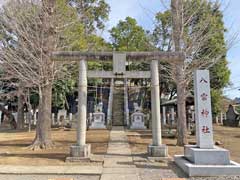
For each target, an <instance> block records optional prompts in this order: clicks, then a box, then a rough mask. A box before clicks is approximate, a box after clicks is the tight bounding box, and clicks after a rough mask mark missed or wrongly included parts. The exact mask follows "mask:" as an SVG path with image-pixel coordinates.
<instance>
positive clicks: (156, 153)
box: [148, 144, 168, 157]
mask: <svg viewBox="0 0 240 180" xmlns="http://www.w3.org/2000/svg"><path fill="white" fill-rule="evenodd" d="M148 155H149V156H151V157H168V148H167V146H166V145H165V144H162V145H160V146H153V145H149V146H148Z"/></svg>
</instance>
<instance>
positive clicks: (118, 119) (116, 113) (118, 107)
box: [112, 86, 124, 126]
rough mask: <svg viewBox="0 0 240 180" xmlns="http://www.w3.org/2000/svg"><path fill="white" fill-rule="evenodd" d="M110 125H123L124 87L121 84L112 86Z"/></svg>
mask: <svg viewBox="0 0 240 180" xmlns="http://www.w3.org/2000/svg"><path fill="white" fill-rule="evenodd" d="M112 125H113V126H123V125H124V89H123V87H121V86H117V87H114V92H113V119H112Z"/></svg>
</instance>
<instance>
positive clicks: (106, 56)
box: [52, 51, 184, 161]
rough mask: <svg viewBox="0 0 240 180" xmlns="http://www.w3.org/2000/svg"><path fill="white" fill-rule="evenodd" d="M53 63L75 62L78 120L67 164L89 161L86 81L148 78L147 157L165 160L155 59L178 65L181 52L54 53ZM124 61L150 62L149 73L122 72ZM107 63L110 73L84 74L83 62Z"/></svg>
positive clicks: (124, 69)
mask: <svg viewBox="0 0 240 180" xmlns="http://www.w3.org/2000/svg"><path fill="white" fill-rule="evenodd" d="M52 59H53V60H55V61H65V62H70V61H78V62H79V84H78V102H79V104H78V121H77V144H76V145H73V146H71V147H70V157H68V158H67V160H68V161H78V160H82V159H86V158H89V156H90V149H91V147H90V145H89V144H86V122H87V121H86V119H87V78H121V79H125V78H130V79H131V78H151V107H152V108H151V111H152V137H153V138H152V139H153V142H152V144H151V145H149V147H148V153H149V156H153V157H166V156H167V155H168V150H167V146H166V145H164V144H162V134H161V119H160V118H161V116H160V96H159V69H158V65H159V64H158V63H159V60H161V61H165V62H169V63H175V64H176V63H181V62H182V60H183V59H184V55H183V54H182V53H176V52H175V53H170V52H159V51H158V52H155V51H154V52H54V53H53V55H52ZM126 59H129V60H131V61H138V62H140V61H142V62H150V63H151V71H150V72H149V71H126V67H125V65H126V64H125V62H126ZM97 60H101V62H104V61H111V60H113V71H88V69H87V61H97Z"/></svg>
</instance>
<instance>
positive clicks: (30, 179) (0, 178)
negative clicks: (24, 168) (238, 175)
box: [0, 175, 99, 180]
mask: <svg viewBox="0 0 240 180" xmlns="http://www.w3.org/2000/svg"><path fill="white" fill-rule="evenodd" d="M49 179H54V180H55V179H56V180H58V179H59V180H71V179H73V180H99V176H74V175H71V176H70V175H69V176H56V175H0V180H49Z"/></svg>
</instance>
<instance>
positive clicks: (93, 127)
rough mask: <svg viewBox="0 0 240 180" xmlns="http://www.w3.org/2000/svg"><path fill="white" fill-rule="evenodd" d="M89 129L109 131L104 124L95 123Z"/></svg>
mask: <svg viewBox="0 0 240 180" xmlns="http://www.w3.org/2000/svg"><path fill="white" fill-rule="evenodd" d="M89 129H107V128H106V126H105V124H104V123H98V122H93V123H92V124H91V126H90V127H89Z"/></svg>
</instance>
